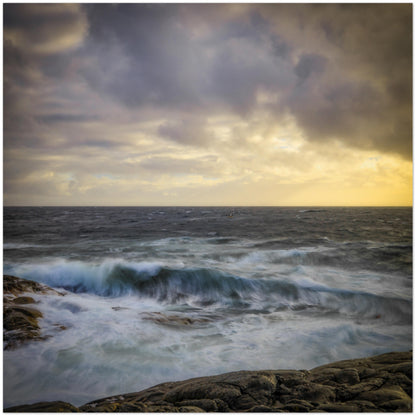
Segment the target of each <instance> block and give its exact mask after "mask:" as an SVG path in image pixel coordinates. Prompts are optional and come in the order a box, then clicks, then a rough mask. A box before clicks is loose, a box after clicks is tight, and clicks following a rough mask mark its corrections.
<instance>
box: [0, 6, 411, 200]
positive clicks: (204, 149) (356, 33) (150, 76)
mask: <svg viewBox="0 0 416 416" xmlns="http://www.w3.org/2000/svg"><path fill="white" fill-rule="evenodd" d="M3 141H4V151H3V154H4V204H5V205H102V204H105V205H142V204H145V205H317V204H318V205H356V204H358V205H360V204H364V205H373V204H375V205H404V204H411V203H412V5H411V4H369V5H364V4H324V5H307V4H264V5H263V4H221V5H218V4H181V5H178V4H115V5H113V4H88V5H87V4H5V5H4V135H3Z"/></svg>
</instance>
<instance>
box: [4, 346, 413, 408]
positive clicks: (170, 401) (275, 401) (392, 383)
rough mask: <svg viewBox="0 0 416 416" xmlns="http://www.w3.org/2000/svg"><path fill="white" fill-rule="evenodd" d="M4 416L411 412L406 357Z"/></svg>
mask: <svg viewBox="0 0 416 416" xmlns="http://www.w3.org/2000/svg"><path fill="white" fill-rule="evenodd" d="M5 411H6V412H193V413H199V412H321V413H322V412H411V411H412V352H392V353H388V354H382V355H378V356H375V357H370V358H362V359H356V360H345V361H339V362H336V363H332V364H328V365H324V366H320V367H317V368H314V369H313V370H310V371H307V370H264V371H237V372H232V373H226V374H222V375H217V376H212V377H201V378H194V379H190V380H186V381H178V382H171V383H163V384H159V385H157V386H154V387H152V388H149V389H147V390H144V391H141V392H138V393H129V394H123V395H117V396H112V397H108V398H105V399H101V400H96V401H93V402H90V403H87V404H85V405H83V406H81V407H79V408H76V407H74V406H72V405H70V404H68V403H64V402H49V403H45V402H43V403H37V404H32V405H25V406H16V407H12V408H9V409H6V410H5Z"/></svg>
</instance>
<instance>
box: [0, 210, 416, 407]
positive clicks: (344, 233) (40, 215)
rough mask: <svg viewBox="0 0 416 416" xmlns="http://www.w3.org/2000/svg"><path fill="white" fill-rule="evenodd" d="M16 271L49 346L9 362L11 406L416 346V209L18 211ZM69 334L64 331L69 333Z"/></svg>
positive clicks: (8, 242)
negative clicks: (49, 291)
mask: <svg viewBox="0 0 416 416" xmlns="http://www.w3.org/2000/svg"><path fill="white" fill-rule="evenodd" d="M3 225H4V238H3V240H4V241H3V271H4V273H5V274H11V275H15V276H19V277H23V278H27V279H31V280H35V281H37V282H42V283H45V284H47V285H49V286H51V287H53V288H55V289H57V290H59V291H61V292H62V293H65V296H62V297H60V296H54V295H34V297H35V298H36V300H37V301H39V303H38V304H37V305H36V307H37V308H38V309H39V310H40V311H41V312H42V313H43V316H44V318H43V319H41V320H40V325H41V329H42V333H43V334H45V335H48V336H49V338H47V339H46V340H43V341H36V342H28V343H26V344H24V345H22V346H21V347H19V348H17V349H14V350H6V351H4V352H3V372H4V374H3V376H4V377H3V380H4V405H5V407H8V406H13V405H18V404H27V403H33V402H37V401H52V400H63V401H67V402H70V403H72V404H74V405H76V406H78V405H81V404H84V403H86V402H88V401H91V400H94V399H98V398H102V397H106V396H109V395H114V394H123V393H128V392H134V391H139V390H143V389H145V388H148V387H150V386H152V385H155V384H158V383H162V382H166V381H176V380H184V379H187V378H190V377H199V376H208V375H214V374H220V373H224V372H229V371H235V370H243V369H244V370H257V369H310V368H313V367H316V366H318V365H321V364H326V363H328V362H331V361H335V360H342V359H350V358H359V357H364V356H369V355H374V354H381V353H384V352H390V351H407V350H409V349H411V348H412V209H411V208H304V207H293V208H283V207H264V208H260V207H235V208H231V207H228V208H227V207H220V208H219V207H36V208H35V207H14V208H13V207H5V208H4V224H3ZM63 328H65V329H63Z"/></svg>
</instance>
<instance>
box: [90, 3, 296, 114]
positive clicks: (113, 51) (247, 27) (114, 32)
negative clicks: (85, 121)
mask: <svg viewBox="0 0 416 416" xmlns="http://www.w3.org/2000/svg"><path fill="white" fill-rule="evenodd" d="M183 7H185V6H178V5H170V4H169V5H163V7H162V6H161V5H140V6H137V5H116V6H112V5H106V6H102V5H99V6H95V5H93V6H90V7H88V8H87V11H88V16H89V23H90V32H89V38H88V41H87V47H86V49H87V50H88V51H91V52H92V51H93V50H94V51H98V52H99V53H98V54H96V55H95V57H94V59H95V65H94V66H91V68H89V70H87V71H86V72H85V76H86V78H87V79H88V81H89V82H90V84H91V85H92V86H93V87H94V88H96V89H98V90H102V91H106V92H107V93H109V94H111V95H112V96H114V97H115V98H117V99H119V100H120V101H122V102H124V103H125V104H127V105H129V106H144V105H155V106H161V107H165V108H166V107H170V106H175V107H180V108H184V109H192V110H193V111H195V110H196V109H198V108H203V109H205V110H207V108H208V109H212V107H213V106H214V105H224V104H225V105H227V106H228V107H231V108H232V109H234V110H237V111H240V110H241V111H242V112H245V111H247V110H248V109H251V108H252V107H253V105H254V104H255V95H256V91H257V89H258V88H259V87H260V86H266V87H270V88H273V89H275V88H277V87H278V86H279V85H281V84H282V83H283V82H286V78H287V74H284V73H283V71H279V70H278V69H279V68H278V67H277V66H276V62H275V61H274V59H273V57H272V55H273V53H270V52H273V48H276V47H278V48H280V49H281V50H284V49H285V46H284V42H283V41H282V40H281V39H280V40H277V39H278V38H277V37H276V36H274V38H273V40H274V44H273V45H272V43H271V41H270V40H269V37H268V36H269V35H270V33H271V32H270V27H269V25H268V24H267V22H266V21H265V20H264V18H262V17H261V16H260V14H259V13H258V12H257V13H254V14H252V15H251V16H249V18H248V19H247V20H246V21H244V22H243V23H242V22H241V21H239V20H237V19H230V21H224V22H223V24H222V25H220V27H219V30H218V31H217V32H212V33H211V32H210V33H209V34H208V35H207V36H206V37H205V38H204V39H193V38H192V36H191V30H192V28H190V27H187V26H186V25H184V24H181V16H182V15H181V11H182V8H183ZM192 7H193V10H194V11H195V12H198V13H200V15H202V16H204V15H205V14H208V15H209V14H210V13H211V12H212V9H214V8H218V7H220V8H221V6H218V5H198V6H195V5H193V6H192ZM103 28H105V30H103ZM276 42H280V43H279V45H280V46H276ZM289 76H290V75H289Z"/></svg>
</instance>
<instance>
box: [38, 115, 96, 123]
mask: <svg viewBox="0 0 416 416" xmlns="http://www.w3.org/2000/svg"><path fill="white" fill-rule="evenodd" d="M99 119H100V117H98V116H89V115H86V114H65V113H54V114H47V115H42V116H36V120H38V121H40V122H42V123H47V124H54V123H88V122H91V121H97V120H99Z"/></svg>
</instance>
